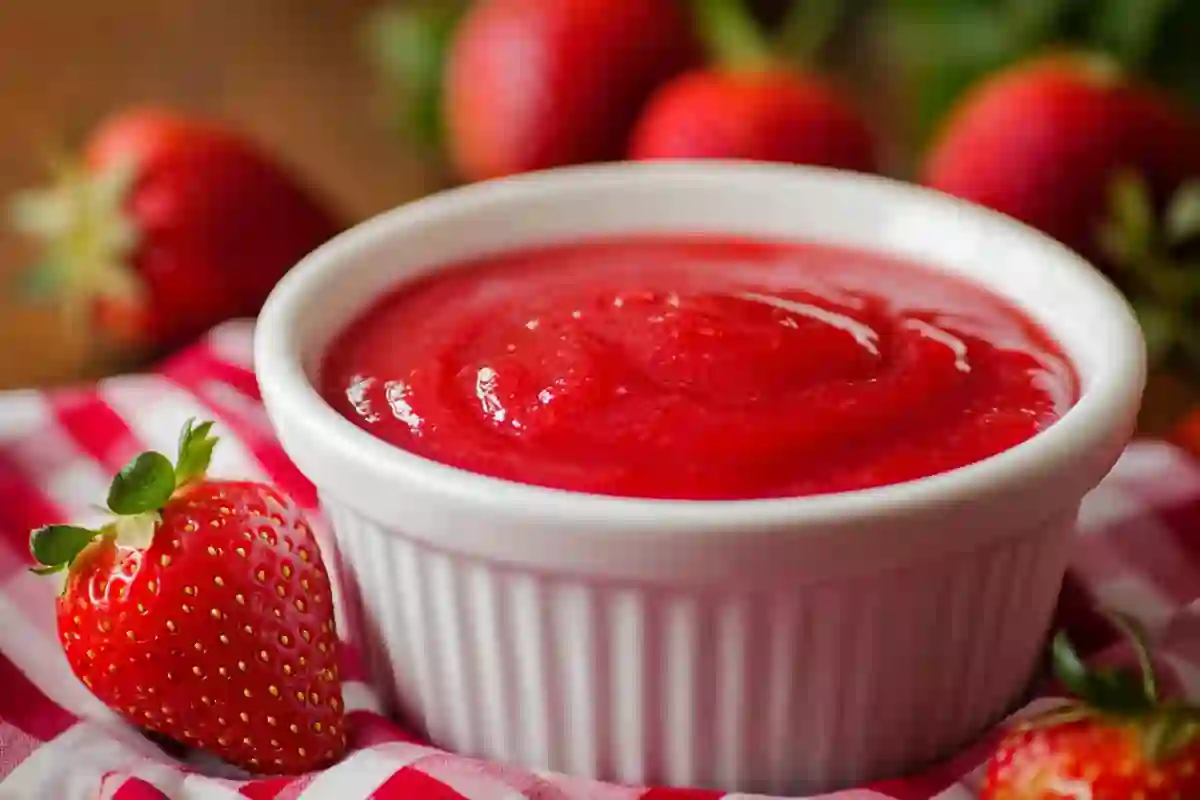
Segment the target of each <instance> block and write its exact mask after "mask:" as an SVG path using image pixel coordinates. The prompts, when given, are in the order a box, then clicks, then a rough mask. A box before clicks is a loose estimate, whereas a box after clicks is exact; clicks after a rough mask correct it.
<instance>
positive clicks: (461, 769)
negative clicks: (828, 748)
mask: <svg viewBox="0 0 1200 800" xmlns="http://www.w3.org/2000/svg"><path fill="white" fill-rule="evenodd" d="M250 336H251V330H250V327H249V325H248V324H245V323H233V324H229V325H225V326H223V327H221V328H218V329H217V330H215V331H214V332H213V333H212V334H210V335H209V337H208V338H207V339H206V340H205V341H204V342H202V343H200V344H198V345H196V346H194V347H193V348H191V349H190V350H188V351H187V352H185V353H183V354H182V355H180V356H177V357H175V358H173V359H172V360H170V361H168V362H167V363H165V364H164V365H163V366H162V367H161V368H160V369H159V370H158V371H157V372H156V373H154V374H147V375H133V376H122V377H118V378H113V379H110V380H107V381H104V382H102V383H100V384H99V385H97V386H93V387H89V388H80V389H68V390H59V391H53V392H33V391H30V392H16V393H9V394H7V395H4V394H0V800H9V799H10V798H39V799H41V798H47V799H52V800H74V799H75V798H102V799H103V800H160V799H161V798H163V797H168V798H195V799H196V800H201V798H203V799H204V800H210V799H215V798H256V799H258V800H267V798H274V799H275V800H300V799H302V800H318V798H336V799H337V800H358V798H368V797H373V798H380V799H381V800H386V799H387V798H404V799H405V800H412V799H414V798H437V800H456V799H457V798H470V799H471V800H510V799H513V800H515V798H530V799H531V800H533V799H534V798H536V799H537V800H550V799H551V798H590V799H591V800H634V799H635V798H638V799H640V800H691V798H697V799H699V798H715V797H719V796H720V795H719V794H718V793H714V792H702V791H695V790H683V789H645V788H630V787H618V786H610V785H605V784H600V783H596V782H592V781H586V780H579V779H574V778H569V777H564V776H561V775H532V774H527V773H523V772H520V771H517V770H514V769H511V768H506V767H502V766H500V765H496V764H489V763H484V762H480V761H477V760H473V759H469V758H464V757H460V756H456V755H453V754H450V753H446V752H443V751H439V750H437V749H436V748H434V747H431V746H428V745H426V744H423V743H421V742H419V741H416V740H414V739H413V738H412V737H410V736H408V735H407V734H406V733H405V732H404V731H403V730H401V729H399V728H397V727H396V726H395V725H394V724H393V723H391V722H390V721H388V720H387V719H386V718H384V717H382V716H381V715H380V714H378V713H377V706H376V704H375V699H374V697H373V695H372V692H371V690H370V688H369V687H368V686H366V685H365V684H364V683H362V682H361V681H355V680H353V678H354V677H356V676H359V675H361V673H359V672H356V670H355V665H354V664H353V663H349V664H347V669H346V670H345V674H346V675H347V676H348V677H349V678H350V680H348V682H347V684H346V687H345V697H346V705H347V707H348V708H349V709H350V710H351V715H350V727H351V729H352V731H353V748H354V751H353V753H352V754H351V755H350V756H348V757H347V759H346V760H345V761H344V762H342V763H341V764H338V765H337V766H335V767H333V768H331V769H329V770H327V771H325V772H323V773H319V774H313V775H307V776H304V777H300V778H282V779H280V778H275V779H259V780H245V779H238V778H237V777H236V776H233V777H231V776H230V773H229V772H227V771H226V772H224V774H223V775H222V773H221V768H220V767H219V766H217V765H214V764H211V763H204V762H199V761H197V762H189V763H187V764H183V763H180V762H178V761H176V760H174V759H172V758H171V757H170V756H168V755H165V754H164V753H163V752H162V751H161V750H159V749H158V748H157V747H156V746H154V745H153V744H151V743H150V742H149V741H148V740H146V739H145V738H143V737H142V736H141V735H140V734H138V733H136V732H135V731H133V730H131V729H130V728H128V727H126V726H124V725H123V724H122V723H120V722H119V721H118V720H117V719H116V718H115V717H114V716H113V715H112V714H111V713H110V712H109V711H108V710H107V709H105V708H104V707H103V706H101V705H100V703H99V702H98V701H96V700H95V699H94V698H93V697H92V696H91V695H90V694H89V693H88V692H87V690H86V689H84V687H83V686H82V685H81V684H80V683H79V682H77V681H76V680H75V678H74V677H73V676H72V675H71V672H70V670H69V668H68V666H67V662H66V660H65V659H64V658H63V656H62V654H61V652H60V650H59V646H58V643H57V640H56V637H55V634H54V614H53V600H54V594H55V591H56V586H55V582H54V581H53V580H47V579H43V578H38V577H37V576H34V575H32V574H30V573H29V572H28V571H27V570H26V567H27V566H28V565H29V556H28V550H27V536H28V531H29V530H30V528H33V527H36V526H38V525H42V524H45V523H48V522H59V521H66V520H71V521H75V522H81V523H85V524H87V523H89V522H94V521H97V520H95V519H94V518H95V515H96V514H97V512H96V511H94V510H91V509H89V504H90V503H92V502H95V501H96V500H97V498H103V497H104V496H105V492H106V488H107V485H108V482H109V480H110V477H111V475H112V474H113V473H114V472H115V471H116V470H117V469H119V468H120V467H121V466H122V465H123V464H124V463H125V462H126V461H127V460H128V459H130V458H131V457H132V456H133V455H135V454H136V453H138V452H140V451H142V450H144V449H146V448H154V449H158V450H164V451H167V452H171V450H172V448H173V447H174V445H175V438H176V435H177V431H178V430H179V426H180V425H181V424H182V422H183V421H184V420H185V419H187V418H188V417H202V418H208V419H215V420H217V425H218V429H219V431H220V434H221V436H222V438H223V444H222V446H221V447H219V448H217V454H216V457H215V459H214V463H213V472H214V474H218V475H226V476H231V477H232V476H237V477H245V478H264V479H268V480H271V481H274V482H275V483H276V484H278V485H279V486H280V487H281V488H283V489H284V490H286V491H288V492H289V493H291V494H292V495H293V496H294V497H295V498H296V500H297V501H299V502H300V503H301V504H302V505H304V506H305V507H306V508H308V509H310V511H311V512H312V513H314V514H315V509H314V505H315V495H314V493H313V490H312V488H311V487H310V486H309V485H308V484H307V483H306V482H305V480H304V479H303V478H302V477H301V476H300V474H299V473H298V472H297V471H296V469H295V468H294V467H293V466H292V465H291V464H290V462H289V461H288V460H287V458H286V457H285V456H284V454H283V453H282V451H281V450H280V449H279V447H278V445H277V444H276V442H275V439H274V437H273V435H272V432H271V427H270V425H269V423H268V421H267V419H266V416H265V414H264V412H263V409H262V407H261V406H260V404H259V401H258V389H257V386H256V383H255V380H254V376H253V373H252V371H251V364H250V350H251V348H250ZM1082 528H1083V532H1084V535H1083V536H1082V537H1081V539H1080V541H1079V543H1078V547H1077V552H1076V558H1075V563H1074V570H1073V573H1072V576H1071V577H1070V578H1069V579H1068V582H1067V584H1066V589H1065V591H1064V594H1063V601H1062V603H1061V604H1060V619H1061V620H1062V622H1063V624H1065V625H1066V626H1067V627H1068V628H1069V629H1070V630H1071V631H1072V633H1073V634H1074V635H1075V638H1076V640H1077V643H1078V644H1079V645H1080V647H1081V649H1083V650H1085V652H1088V653H1090V654H1093V655H1094V656H1096V657H1101V658H1103V657H1107V656H1110V655H1113V654H1114V653H1113V648H1114V645H1113V643H1114V641H1115V639H1114V637H1113V634H1112V632H1111V631H1110V630H1109V629H1108V628H1107V626H1106V625H1104V624H1103V623H1102V622H1100V620H1099V618H1098V617H1096V616H1095V614H1094V613H1092V612H1090V611H1089V609H1090V608H1091V605H1092V602H1093V601H1094V600H1098V601H1100V602H1101V603H1102V604H1104V605H1106V606H1109V607H1114V608H1119V609H1121V610H1124V611H1127V612H1129V613H1132V614H1134V615H1136V616H1138V617H1140V618H1141V620H1142V621H1143V622H1144V623H1145V624H1146V625H1147V627H1148V629H1149V631H1150V632H1151V635H1152V638H1153V641H1154V643H1155V645H1156V647H1157V649H1158V651H1159V653H1160V655H1161V656H1162V661H1163V663H1164V664H1165V666H1166V667H1167V668H1168V669H1169V670H1170V672H1171V673H1172V676H1171V677H1173V678H1174V680H1175V682H1176V684H1177V685H1178V686H1179V687H1180V688H1181V689H1182V690H1183V691H1185V692H1187V693H1188V694H1190V695H1191V696H1193V697H1200V603H1197V602H1196V600H1197V598H1200V464H1197V463H1194V462H1193V461H1192V459H1191V458H1190V457H1189V456H1187V455H1185V454H1183V453H1182V452H1181V451H1179V450H1176V449H1175V448H1173V447H1171V446H1170V445H1167V444H1164V443H1161V442H1138V443H1136V444H1134V445H1133V446H1131V447H1130V448H1129V450H1128V452H1127V453H1126V454H1125V456H1124V458H1123V459H1122V460H1121V462H1120V464H1119V465H1118V467H1117V469H1116V470H1115V471H1114V473H1113V474H1112V475H1111V476H1110V477H1109V479H1108V480H1107V481H1106V482H1105V483H1104V484H1103V486H1101V487H1100V488H1099V489H1097V490H1096V491H1095V492H1094V493H1093V495H1092V496H1091V497H1090V498H1089V499H1088V501H1087V502H1086V503H1085V507H1084V513H1083V525H1082ZM1117 647H1119V646H1117ZM347 650H348V654H347V655H348V660H349V661H350V662H353V661H354V652H353V647H348V648H347ZM1116 655H1117V656H1118V657H1119V655H1120V654H1119V653H1117V654H1116ZM993 738H994V737H989V738H988V739H986V740H985V741H981V742H979V743H977V744H976V745H975V746H973V747H972V748H970V749H969V750H968V751H966V752H964V753H962V754H960V755H959V756H958V757H956V758H954V759H951V760H950V761H949V762H947V763H944V764H941V765H936V766H934V767H932V768H930V769H928V770H926V771H925V772H924V773H922V774H920V775H917V776H912V777H908V778H904V779H900V780H895V781H888V782H886V783H883V784H877V785H875V786H872V787H869V788H863V789H857V790H850V791H846V792H840V793H836V794H833V795H826V796H825V797H827V798H837V799H838V800H888V799H889V798H891V799H892V800H933V799H934V798H936V799H937V800H957V799H960V798H961V799H964V800H965V798H971V797H974V796H975V791H974V787H976V786H977V785H978V781H979V772H980V770H979V767H980V765H981V763H982V762H983V760H984V758H985V757H986V755H987V751H988V748H989V747H990V746H991V743H992V741H991V739H993Z"/></svg>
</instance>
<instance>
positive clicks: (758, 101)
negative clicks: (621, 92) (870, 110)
mask: <svg viewBox="0 0 1200 800" xmlns="http://www.w3.org/2000/svg"><path fill="white" fill-rule="evenodd" d="M698 9H699V10H700V11H701V12H702V14H701V18H700V19H701V22H702V24H703V25H702V27H703V28H704V29H705V30H706V31H707V32H708V33H709V40H710V43H711V47H712V49H713V51H714V54H715V55H716V56H717V57H718V60H719V62H720V63H718V64H717V65H716V66H713V67H709V68H705V69H700V70H694V71H691V72H688V73H686V74H684V75H681V76H679V77H677V78H675V79H674V80H672V81H669V82H668V83H666V84H665V85H664V86H662V87H661V88H660V89H659V90H658V91H657V92H656V93H655V94H654V96H653V97H651V99H650V101H649V102H648V103H647V106H646V108H645V110H644V111H643V112H642V115H641V117H640V118H639V120H638V122H637V125H636V127H635V129H634V133H633V137H632V141H631V143H630V149H629V155H630V157H631V158H634V159H659V158H738V159H753V160H758V161H782V162H790V163H797V164H815V165H819V166H827V167H839V168H842V169H852V170H859V171H863V172H872V171H874V170H875V169H876V166H877V163H876V152H875V151H876V143H875V140H874V136H873V134H872V132H871V129H870V127H869V126H868V125H867V123H866V121H865V120H864V119H863V117H862V115H861V114H860V113H859V112H858V110H857V109H856V108H855V107H854V105H853V103H851V102H850V101H849V100H848V99H847V98H846V97H845V96H844V95H843V94H842V93H841V92H839V91H838V90H837V89H835V88H834V87H833V85H832V84H829V83H827V82H825V81H824V80H822V79H821V78H819V77H817V76H816V75H813V74H810V73H808V72H805V71H801V70H797V69H794V68H792V67H791V66H788V65H785V64H784V63H783V62H782V61H781V60H780V59H778V58H776V57H774V56H773V55H772V53H771V52H770V47H769V45H768V43H767V42H766V40H765V37H764V36H763V34H762V31H761V30H759V29H758V27H757V26H756V24H755V22H754V21H753V19H752V18H751V17H750V16H749V15H748V14H747V12H746V10H745V8H743V7H742V6H741V5H740V3H739V2H737V0H705V1H704V2H702V3H700V4H698ZM789 27H790V26H789Z"/></svg>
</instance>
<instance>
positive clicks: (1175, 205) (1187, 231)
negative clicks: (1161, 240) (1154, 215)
mask: <svg viewBox="0 0 1200 800" xmlns="http://www.w3.org/2000/svg"><path fill="white" fill-rule="evenodd" d="M1164 235H1165V236H1166V240H1167V246H1168V247H1178V246H1179V245H1181V244H1184V243H1186V242H1189V241H1191V240H1192V239H1195V238H1196V237H1200V179H1198V180H1190V181H1188V182H1187V183H1185V184H1183V185H1182V186H1180V187H1179V188H1178V189H1177V190H1176V191H1175V196H1174V197H1172V198H1171V204H1170V205H1169V206H1167V215H1166V221H1165V223H1164Z"/></svg>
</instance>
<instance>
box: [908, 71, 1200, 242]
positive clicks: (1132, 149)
mask: <svg viewBox="0 0 1200 800" xmlns="http://www.w3.org/2000/svg"><path fill="white" fill-rule="evenodd" d="M1198 141H1200V127H1198V125H1197V122H1196V120H1195V119H1194V118H1191V117H1190V116H1189V115H1188V113H1187V111H1186V110H1185V109H1184V108H1183V107H1182V106H1180V105H1177V104H1175V103H1174V102H1173V101H1172V100H1171V99H1169V98H1167V97H1166V96H1165V95H1163V94H1162V93H1160V92H1158V91H1157V90H1155V89H1153V88H1151V87H1149V86H1146V85H1143V84H1139V83H1137V82H1135V81H1133V80H1132V79H1130V78H1129V77H1127V76H1125V75H1123V74H1122V73H1121V72H1120V70H1119V69H1118V68H1117V67H1115V66H1114V65H1113V64H1111V63H1109V62H1108V61H1106V60H1103V59H1101V58H1098V57H1089V56H1081V55H1057V56H1052V57H1042V58H1038V59H1035V60H1032V61H1030V62H1027V63H1022V64H1019V65H1017V66H1015V67H1011V68H1009V69H1007V70H1005V71H1002V72H1000V73H998V74H996V75H993V76H991V77H989V78H986V79H985V80H984V81H983V82H982V83H981V84H980V85H979V86H978V87H976V88H975V89H973V90H971V91H970V92H968V94H967V96H966V97H965V98H964V99H963V100H962V101H961V102H960V103H959V105H958V107H957V108H956V109H955V110H954V111H953V112H952V113H951V114H950V116H949V118H948V119H947V121H946V123H945V126H944V128H943V130H942V132H941V134H940V136H939V137H938V138H937V139H936V141H935V142H934V145H933V147H932V149H931V151H930V153H929V155H928V158H927V160H926V162H925V164H924V167H923V174H922V179H923V181H924V183H926V184H928V185H929V186H932V187H933V188H935V189H940V190H942V191H944V192H948V193H949V194H953V195H956V196H958V197H962V198H965V199H967V200H972V201H974V202H977V203H980V204H982V205H985V206H989V207H991V208H994V209H997V210H999V211H1002V212H1004V213H1006V214H1008V215H1010V216H1013V217H1016V218H1017V219H1019V220H1021V221H1023V222H1026V223H1028V224H1030V225H1032V226H1034V227H1036V228H1039V229H1041V230H1043V231H1045V232H1046V233H1048V234H1050V235H1051V236H1053V237H1055V238H1056V239H1059V240H1060V241H1062V242H1064V243H1066V244H1067V245H1068V246H1070V247H1072V248H1074V249H1075V250H1077V251H1079V252H1080V253H1083V254H1084V255H1085V256H1088V257H1089V258H1092V259H1096V260H1103V259H1102V256H1103V253H1102V252H1101V247H1100V240H1099V238H1098V237H1099V235H1100V231H1101V228H1102V223H1104V221H1105V220H1106V217H1107V215H1108V197H1109V189H1110V185H1111V184H1112V181H1113V180H1114V178H1115V177H1116V176H1117V174H1118V172H1120V171H1122V170H1128V171H1132V172H1134V173H1136V174H1138V175H1139V176H1140V177H1141V178H1142V179H1143V180H1144V181H1146V183H1147V184H1148V186H1149V188H1150V190H1151V194H1152V196H1153V198H1154V200H1155V202H1156V204H1159V205H1160V207H1161V204H1162V203H1163V202H1164V201H1165V199H1166V197H1167V196H1168V195H1170V194H1171V193H1172V192H1174V191H1175V189H1176V188H1177V187H1178V186H1179V185H1180V184H1181V183H1182V182H1183V181H1184V180H1185V179H1186V178H1188V177H1190V176H1195V175H1200V147H1197V142H1198Z"/></svg>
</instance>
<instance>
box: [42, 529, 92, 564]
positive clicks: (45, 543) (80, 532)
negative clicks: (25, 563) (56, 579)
mask: <svg viewBox="0 0 1200 800" xmlns="http://www.w3.org/2000/svg"><path fill="white" fill-rule="evenodd" d="M98 535H99V531H93V530H89V529H87V528H80V527H76V526H74V525H46V526H45V527H42V528H38V529H37V530H35V531H33V533H31V534H30V535H29V552H30V553H31V554H32V555H33V558H34V560H35V561H37V562H38V563H39V564H41V565H42V566H40V567H34V568H33V570H32V571H33V572H34V573H36V574H38V575H49V574H51V573H54V572H59V571H60V570H63V569H65V568H66V567H67V566H68V565H69V564H70V563H71V562H72V561H74V560H75V556H77V555H79V553H80V551H82V550H83V548H85V547H87V546H88V545H89V544H91V543H92V541H93V540H94V539H95V538H96V537H97V536H98Z"/></svg>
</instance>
